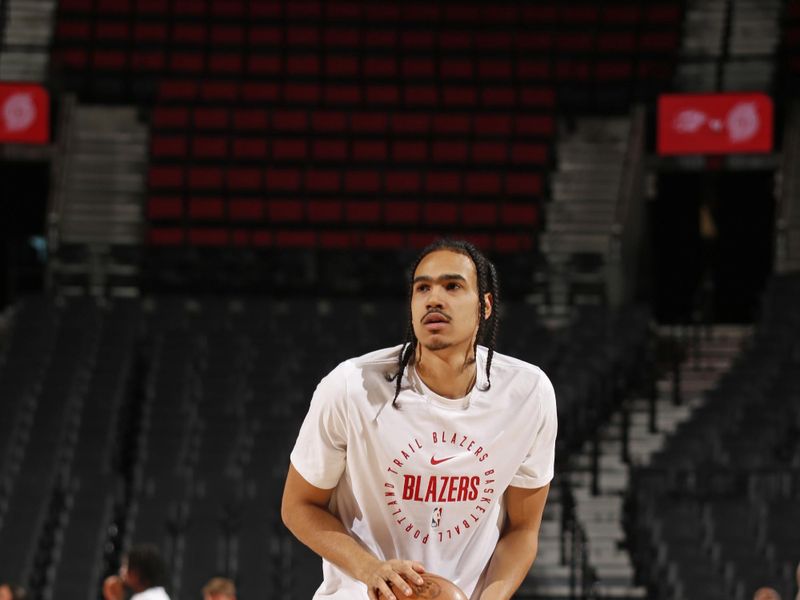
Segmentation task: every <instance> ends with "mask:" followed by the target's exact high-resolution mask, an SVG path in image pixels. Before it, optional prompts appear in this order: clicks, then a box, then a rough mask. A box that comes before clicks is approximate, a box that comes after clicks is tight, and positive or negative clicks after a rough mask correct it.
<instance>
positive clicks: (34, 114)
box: [0, 83, 50, 144]
mask: <svg viewBox="0 0 800 600" xmlns="http://www.w3.org/2000/svg"><path fill="white" fill-rule="evenodd" d="M49 141H50V96H49V94H48V93H47V90H45V89H44V88H43V87H42V86H40V85H36V84H31V83H0V143H8V142H13V143H24V144H47V143H48V142H49Z"/></svg>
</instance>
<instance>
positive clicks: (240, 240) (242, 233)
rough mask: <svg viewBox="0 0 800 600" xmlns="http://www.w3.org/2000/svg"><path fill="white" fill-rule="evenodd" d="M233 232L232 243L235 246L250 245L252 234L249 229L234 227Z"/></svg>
mask: <svg viewBox="0 0 800 600" xmlns="http://www.w3.org/2000/svg"><path fill="white" fill-rule="evenodd" d="M230 234H231V244H232V245H234V246H249V245H250V243H251V235H250V232H249V231H248V230H247V229H233V230H231V232H230Z"/></svg>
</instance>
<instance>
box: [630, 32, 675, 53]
mask: <svg viewBox="0 0 800 600" xmlns="http://www.w3.org/2000/svg"><path fill="white" fill-rule="evenodd" d="M679 43H680V37H679V36H678V32H677V31H662V32H650V33H643V34H642V36H641V38H640V39H639V48H640V49H641V50H643V51H650V52H672V51H673V50H676V49H677V48H678V44H679Z"/></svg>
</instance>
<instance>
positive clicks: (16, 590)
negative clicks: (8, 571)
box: [0, 581, 28, 600]
mask: <svg viewBox="0 0 800 600" xmlns="http://www.w3.org/2000/svg"><path fill="white" fill-rule="evenodd" d="M3 586H7V587H8V589H9V591H10V592H11V600H27V598H28V592H27V590H26V589H25V588H24V587H22V586H21V585H17V584H16V583H10V582H8V581H0V587H3Z"/></svg>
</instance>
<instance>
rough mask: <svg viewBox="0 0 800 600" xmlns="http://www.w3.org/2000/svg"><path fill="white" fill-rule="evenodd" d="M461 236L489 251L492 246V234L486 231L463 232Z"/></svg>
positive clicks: (479, 247)
mask: <svg viewBox="0 0 800 600" xmlns="http://www.w3.org/2000/svg"><path fill="white" fill-rule="evenodd" d="M461 237H463V238H464V239H465V240H467V241H468V242H470V243H471V244H472V245H473V246H476V247H477V248H478V249H480V250H483V251H489V250H491V248H492V238H493V236H492V235H489V234H487V233H465V234H463V236H461Z"/></svg>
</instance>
